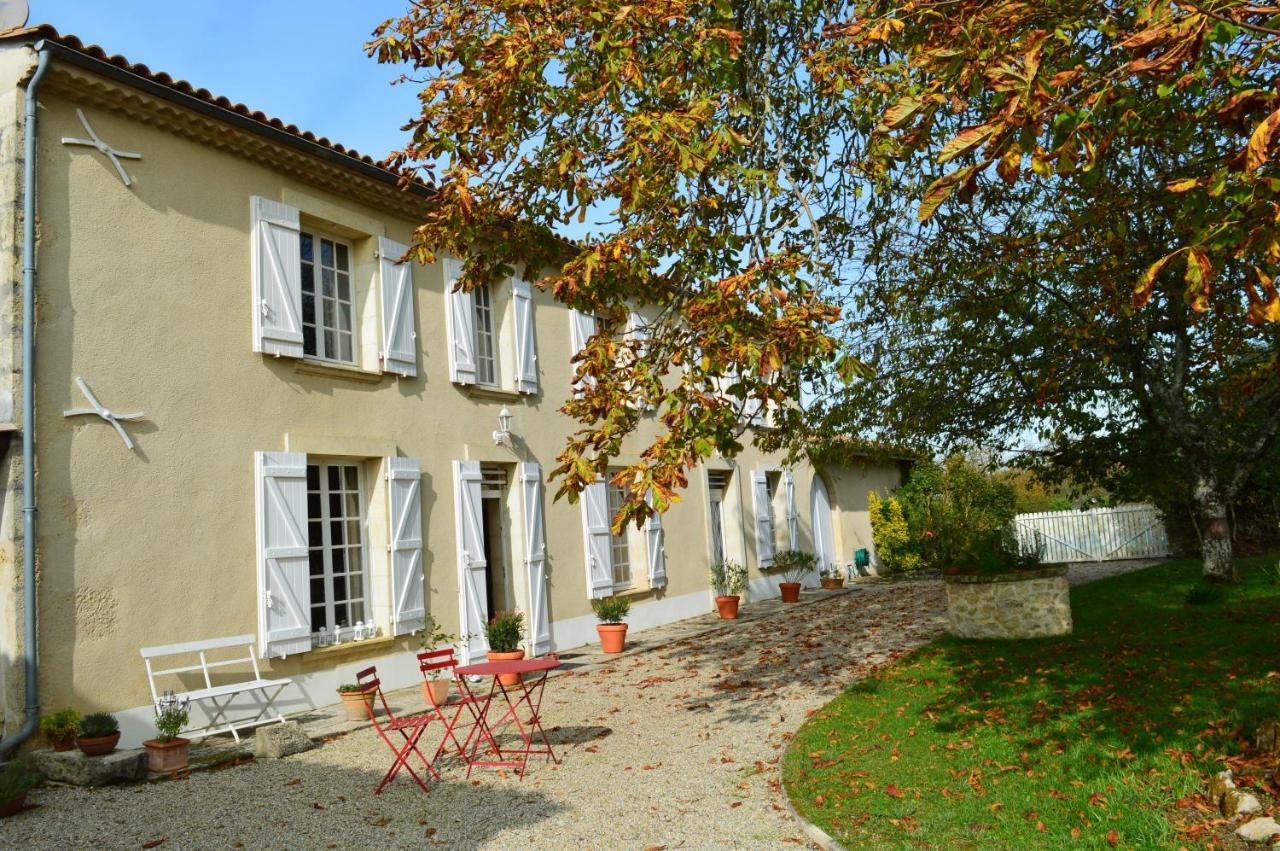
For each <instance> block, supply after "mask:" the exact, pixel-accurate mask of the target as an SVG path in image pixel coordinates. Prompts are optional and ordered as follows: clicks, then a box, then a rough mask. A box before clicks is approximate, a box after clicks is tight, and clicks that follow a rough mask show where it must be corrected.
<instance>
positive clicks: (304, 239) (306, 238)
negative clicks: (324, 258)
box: [298, 231, 314, 263]
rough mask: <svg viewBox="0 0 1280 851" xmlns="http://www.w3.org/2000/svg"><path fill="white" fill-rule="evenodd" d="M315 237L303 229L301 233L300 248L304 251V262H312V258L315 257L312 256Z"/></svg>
mask: <svg viewBox="0 0 1280 851" xmlns="http://www.w3.org/2000/svg"><path fill="white" fill-rule="evenodd" d="M313 238H314V237H312V236H311V234H309V233H307V232H306V231H303V232H302V234H301V238H300V240H299V245H298V248H299V249H300V250H301V252H302V262H303V263H310V262H311V261H312V259H313V258H312V256H311V240H312V239H313Z"/></svg>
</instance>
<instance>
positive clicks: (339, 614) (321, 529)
mask: <svg viewBox="0 0 1280 851" xmlns="http://www.w3.org/2000/svg"><path fill="white" fill-rule="evenodd" d="M364 528H365V503H364V498H363V485H362V483H361V476H360V465H359V464H357V463H353V462H332V463H316V462H311V461H308V463H307V539H308V540H307V546H308V550H309V553H308V554H309V557H310V574H311V630H312V632H315V633H319V632H321V631H322V630H325V631H327V632H328V633H331V634H332V633H334V631H335V630H336V629H348V628H350V627H352V626H354V625H355V624H357V623H360V622H363V621H364V620H365V619H366V618H367V617H369V612H368V605H367V603H366V601H367V600H368V591H367V589H368V576H367V575H366V569H365V552H364Z"/></svg>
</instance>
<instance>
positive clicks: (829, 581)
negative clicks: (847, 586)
mask: <svg viewBox="0 0 1280 851" xmlns="http://www.w3.org/2000/svg"><path fill="white" fill-rule="evenodd" d="M818 576H819V578H821V580H822V587H823V588H826V589H827V590H828V591H834V590H836V589H837V588H843V587H844V571H842V570H841V569H840V568H838V567H836V566H835V565H834V564H833V565H830V566H829V567H824V568H823V569H822V571H821V572H820V573H819V574H818Z"/></svg>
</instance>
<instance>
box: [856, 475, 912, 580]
mask: <svg viewBox="0 0 1280 851" xmlns="http://www.w3.org/2000/svg"><path fill="white" fill-rule="evenodd" d="M867 512H868V514H870V516H871V538H872V540H873V541H875V545H876V555H877V556H879V558H880V562H881V563H882V564H883V565H884V566H885V567H887V568H888V569H889V570H893V571H903V572H906V571H911V570H916V569H917V568H919V567H920V566H921V561H920V553H919V550H918V547H917V546H916V545H915V544H914V542H913V541H912V539H911V530H910V529H909V528H907V518H906V517H905V516H904V515H903V513H902V503H900V502H899V501H898V500H896V499H895V498H893V497H892V496H890V497H887V498H885V499H881V498H880V494H878V493H876V492H875V491H871V492H870V493H868V494H867Z"/></svg>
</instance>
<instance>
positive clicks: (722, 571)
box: [710, 559, 747, 597]
mask: <svg viewBox="0 0 1280 851" xmlns="http://www.w3.org/2000/svg"><path fill="white" fill-rule="evenodd" d="M710 573H711V587H712V588H713V589H715V592H716V596H717V597H735V596H738V595H740V594H742V592H743V591H745V590H747V569H746V568H745V567H743V566H742V565H741V564H739V563H738V562H736V561H734V560H733V559H725V560H724V561H718V562H716V563H715V564H713V565H711V569H710Z"/></svg>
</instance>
